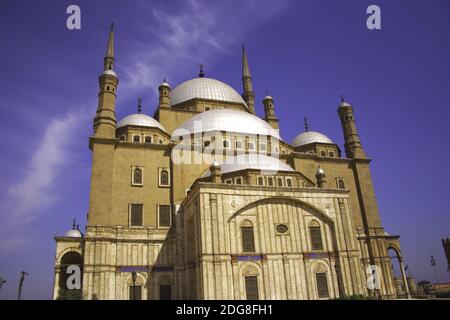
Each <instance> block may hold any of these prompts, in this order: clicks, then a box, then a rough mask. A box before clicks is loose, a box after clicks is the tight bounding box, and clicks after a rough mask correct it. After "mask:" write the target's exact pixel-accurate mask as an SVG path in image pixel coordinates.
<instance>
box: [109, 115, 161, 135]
mask: <svg viewBox="0 0 450 320" xmlns="http://www.w3.org/2000/svg"><path fill="white" fill-rule="evenodd" d="M125 126H141V127H154V128H160V129H161V130H162V131H166V129H165V128H164V127H163V126H162V124H161V123H159V122H158V121H156V120H155V119H153V118H152V117H150V116H148V115H146V114H142V113H136V114H131V115H129V116H126V117H125V118H123V119H122V120H120V121H119V122H118V123H117V128H120V127H125Z"/></svg>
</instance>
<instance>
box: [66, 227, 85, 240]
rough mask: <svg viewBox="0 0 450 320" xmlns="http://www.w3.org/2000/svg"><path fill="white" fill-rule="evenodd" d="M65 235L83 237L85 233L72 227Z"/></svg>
mask: <svg viewBox="0 0 450 320" xmlns="http://www.w3.org/2000/svg"><path fill="white" fill-rule="evenodd" d="M64 236H65V237H71V238H81V237H82V236H83V235H82V234H81V232H80V230H77V229H71V230H69V231H67V232H66V234H65V235H64Z"/></svg>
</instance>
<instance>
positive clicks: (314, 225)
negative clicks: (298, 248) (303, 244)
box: [309, 221, 323, 250]
mask: <svg viewBox="0 0 450 320" xmlns="http://www.w3.org/2000/svg"><path fill="white" fill-rule="evenodd" d="M309 236H310V238H311V249H312V250H323V244H322V234H321V231H320V225H319V223H318V222H317V221H312V222H311V223H310V224H309Z"/></svg>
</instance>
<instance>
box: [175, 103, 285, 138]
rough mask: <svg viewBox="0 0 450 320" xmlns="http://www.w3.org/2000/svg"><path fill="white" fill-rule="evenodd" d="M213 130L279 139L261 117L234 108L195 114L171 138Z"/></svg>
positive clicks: (275, 131)
mask: <svg viewBox="0 0 450 320" xmlns="http://www.w3.org/2000/svg"><path fill="white" fill-rule="evenodd" d="M214 131H225V132H235V133H243V134H249V135H256V134H257V135H264V136H271V137H273V138H275V139H278V140H281V138H280V135H279V133H278V131H277V130H275V129H274V128H272V127H271V126H270V125H269V124H268V123H267V122H265V121H264V120H262V119H261V118H258V117H257V116H255V115H253V114H250V113H248V112H245V111H239V110H234V109H213V110H209V111H205V112H201V113H199V114H196V115H195V116H193V117H192V118H190V119H189V120H188V121H186V122H185V123H183V124H182V125H181V126H179V127H178V128H177V129H176V130H175V131H174V132H173V134H172V140H177V139H178V138H179V137H180V136H186V135H188V134H194V133H200V132H214Z"/></svg>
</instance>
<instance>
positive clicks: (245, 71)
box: [242, 44, 252, 78]
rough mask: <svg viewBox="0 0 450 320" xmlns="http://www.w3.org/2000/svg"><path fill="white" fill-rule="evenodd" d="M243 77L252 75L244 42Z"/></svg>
mask: <svg viewBox="0 0 450 320" xmlns="http://www.w3.org/2000/svg"><path fill="white" fill-rule="evenodd" d="M242 77H249V78H251V77H252V75H251V73H250V67H249V66H248V59H247V52H246V51H245V45H244V44H242Z"/></svg>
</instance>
